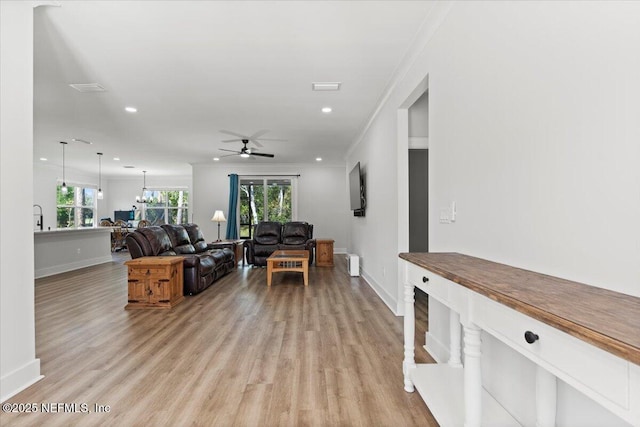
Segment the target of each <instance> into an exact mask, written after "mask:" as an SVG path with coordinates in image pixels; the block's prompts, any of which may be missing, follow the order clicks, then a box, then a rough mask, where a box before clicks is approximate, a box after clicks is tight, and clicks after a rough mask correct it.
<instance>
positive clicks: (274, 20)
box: [34, 1, 432, 176]
mask: <svg viewBox="0 0 640 427" xmlns="http://www.w3.org/2000/svg"><path fill="white" fill-rule="evenodd" d="M59 3H60V4H61V7H39V8H37V9H36V18H35V32H34V36H35V40H34V43H35V61H34V68H35V70H34V100H35V102H34V104H35V106H34V144H35V146H34V161H35V162H40V160H39V158H40V157H45V158H47V159H48V163H49V164H56V165H58V164H61V162H62V149H61V146H60V144H59V141H70V140H71V139H72V138H80V139H84V140H88V141H91V142H92V143H93V144H92V145H87V144H83V143H74V142H70V144H69V145H68V146H67V150H66V165H67V167H68V168H70V169H76V170H79V171H86V172H91V173H96V171H97V164H98V160H97V155H96V153H97V152H103V153H104V157H103V161H102V170H103V174H104V175H106V176H119V175H132V174H141V171H142V170H143V169H144V170H148V171H149V174H153V175H160V174H163V175H164V174H166V175H182V174H190V173H191V167H190V164H196V163H214V161H213V157H215V156H220V155H224V154H228V153H224V152H222V151H219V149H220V148H225V149H234V150H235V149H240V148H241V146H242V144H241V143H240V142H236V143H222V142H221V141H222V140H225V139H231V138H233V137H232V136H229V135H225V134H222V133H220V130H222V129H226V130H230V131H234V132H238V133H241V134H245V135H250V134H253V133H254V132H257V131H259V130H262V129H268V130H269V132H268V133H267V134H265V135H264V137H265V138H278V139H285V140H287V141H286V142H275V141H272V142H269V141H267V142H264V144H263V145H264V147H263V148H261V149H260V150H261V151H262V152H267V153H274V154H275V156H276V157H275V158H274V159H268V158H257V159H255V160H250V159H243V158H240V157H239V156H232V157H226V158H222V159H221V160H220V161H219V162H217V163H220V164H228V163H247V162H251V163H252V164H256V165H259V164H266V163H277V164H286V163H315V158H316V157H322V158H323V159H324V160H323V161H324V162H328V163H330V164H342V163H343V160H344V156H345V153H346V151H347V149H348V148H349V145H350V144H351V143H353V141H354V140H355V138H356V137H357V136H358V134H359V132H360V131H361V130H362V128H363V126H365V124H366V122H367V120H368V119H369V117H370V116H371V114H372V113H373V111H374V109H375V107H376V105H377V103H378V102H379V100H380V98H381V96H382V95H383V94H384V92H385V88H386V87H387V85H388V84H389V83H390V81H391V79H392V77H393V75H394V72H395V71H396V69H397V68H398V67H399V65H400V64H401V62H402V60H403V58H404V56H405V54H406V53H407V51H408V50H409V47H410V45H411V43H412V41H413V39H414V37H415V36H416V34H417V33H418V30H419V29H420V26H421V25H422V23H423V22H424V20H425V18H426V16H427V14H428V12H429V10H430V8H431V6H432V3H431V2H426V1H278V2H276V1H126V2H124V1H60V2H59ZM315 81H329V82H334V81H337V82H342V89H341V90H340V91H339V92H313V91H312V90H311V83H312V82H315ZM72 83H98V84H100V85H102V86H103V87H104V88H105V89H106V92H101V93H80V92H77V91H76V90H74V89H72V88H71V87H69V84H72ZM125 106H135V107H136V108H138V112H137V113H135V114H131V113H127V112H125V110H124V108H125ZM325 106H330V107H332V108H333V112H332V113H330V114H324V113H322V112H321V111H320V110H321V108H322V107H325ZM116 156H117V157H119V158H120V159H121V160H120V161H114V160H113V157H116ZM124 165H133V166H135V169H124V168H123V166H124Z"/></svg>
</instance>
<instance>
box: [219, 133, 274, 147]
mask: <svg viewBox="0 0 640 427" xmlns="http://www.w3.org/2000/svg"><path fill="white" fill-rule="evenodd" d="M267 132H269V130H268V129H263V130H259V131H258V132H256V133H254V134H253V135H250V136H247V135H242V134H240V133H237V132H231V131H230V130H224V129H222V130H220V133H226V134H227V135H233V136H237V137H238V138H235V139H225V140H223V141H222V142H238V141H242V142H243V143H244V142H245V141H247V142H252V143H253V144H255V145H256V147H262V144H261V143H260V141H286V139H274V138H260V137H261V136H262V135H264V134H265V133H267Z"/></svg>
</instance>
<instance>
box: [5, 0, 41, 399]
mask: <svg viewBox="0 0 640 427" xmlns="http://www.w3.org/2000/svg"><path fill="white" fill-rule="evenodd" d="M0 43H1V44H2V48H1V49H0V52H1V57H0V93H2V97H1V98H0V111H1V114H0V211H1V212H2V215H0V400H2V401H4V400H5V399H7V398H9V397H10V396H12V395H13V394H15V393H17V392H18V391H20V390H21V389H23V388H25V387H27V386H29V385H30V384H32V383H33V382H35V381H38V380H39V379H40V378H41V376H40V360H39V359H37V358H36V357H35V356H36V350H35V318H34V287H33V276H34V273H33V231H32V227H31V219H32V204H33V186H32V182H33V160H32V158H33V4H32V2H4V1H3V2H0Z"/></svg>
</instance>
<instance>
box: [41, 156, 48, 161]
mask: <svg viewBox="0 0 640 427" xmlns="http://www.w3.org/2000/svg"><path fill="white" fill-rule="evenodd" d="M40 160H42V161H43V162H46V161H47V160H49V159H47V158H46V157H40Z"/></svg>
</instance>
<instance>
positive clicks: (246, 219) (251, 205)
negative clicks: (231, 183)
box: [240, 178, 293, 239]
mask: <svg viewBox="0 0 640 427" xmlns="http://www.w3.org/2000/svg"><path fill="white" fill-rule="evenodd" d="M291 184H292V180H291V179H290V178H273V179H272V178H269V179H267V178H251V179H249V178H243V179H241V180H240V238H241V239H251V238H252V237H253V236H252V233H253V228H254V226H255V225H256V224H257V223H258V222H260V221H277V222H281V223H284V222H287V221H291V220H292V218H293V213H292V191H291Z"/></svg>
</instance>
